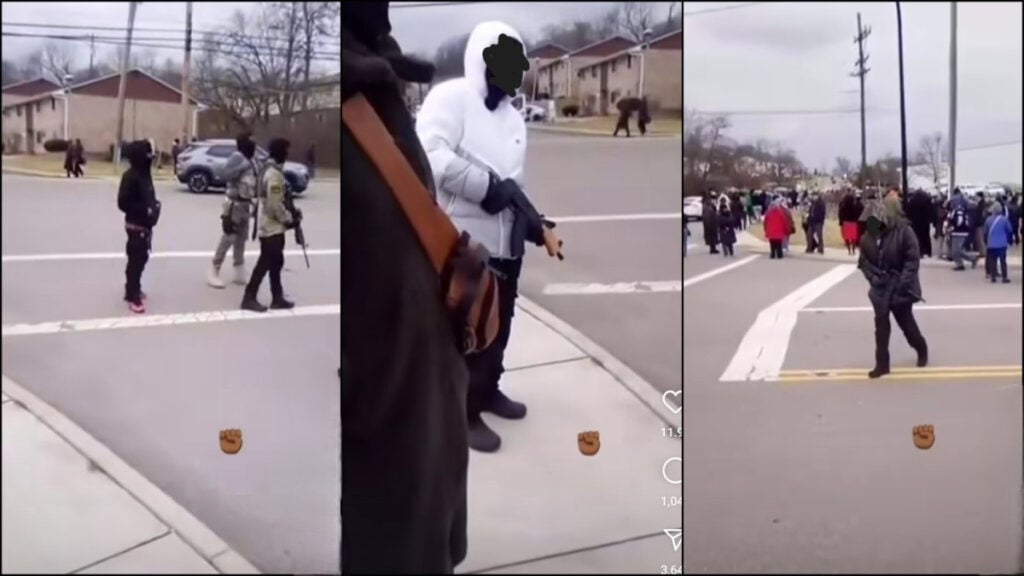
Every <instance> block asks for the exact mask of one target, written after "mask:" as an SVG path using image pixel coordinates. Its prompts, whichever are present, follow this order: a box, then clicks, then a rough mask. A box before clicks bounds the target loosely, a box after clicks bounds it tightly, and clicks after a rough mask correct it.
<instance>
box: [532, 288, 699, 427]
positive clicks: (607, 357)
mask: <svg viewBox="0 0 1024 576" xmlns="http://www.w3.org/2000/svg"><path fill="white" fill-rule="evenodd" d="M517 305H518V306H519V308H521V309H522V310H523V311H524V312H526V313H527V314H529V315H530V316H533V317H534V318H536V319H537V320H538V321H539V322H540V323H541V324H544V325H545V326H547V327H548V328H550V329H551V330H554V331H555V332H556V333H558V335H560V336H562V337H563V338H565V339H566V340H568V341H569V342H570V343H572V345H573V346H576V347H577V348H579V349H580V350H581V351H582V352H583V353H584V354H586V355H587V356H589V357H590V358H591V359H592V360H593V361H594V362H595V363H596V364H597V365H598V366H600V367H602V368H604V369H605V370H606V371H607V372H608V373H609V374H611V375H612V377H613V378H615V379H616V380H618V381H619V382H620V383H621V384H622V385H623V386H625V387H626V389H628V390H629V391H630V392H631V393H632V394H633V396H635V397H636V399H637V400H639V401H640V402H641V403H643V404H644V405H645V406H647V409H648V410H650V411H651V412H653V413H654V415H655V416H657V417H658V419H659V420H661V421H662V422H664V423H665V424H667V425H669V426H682V425H683V411H682V410H680V411H679V413H678V414H671V413H669V412H668V411H667V410H666V409H665V405H664V404H663V403H662V396H663V394H662V392H661V391H659V390H658V389H657V388H655V387H654V385H652V384H651V383H650V382H648V381H646V380H644V379H643V378H641V377H640V375H639V374H637V373H636V372H634V371H633V370H632V369H631V368H629V367H628V366H626V365H625V364H623V363H622V362H621V361H619V360H618V359H617V358H616V357H615V356H612V354H611V353H610V352H608V351H607V350H605V349H604V348H602V347H601V346H600V345H598V344H597V343H596V342H594V341H593V340H591V339H590V338H588V337H587V336H585V335H584V334H583V333H582V332H580V331H579V330H577V329H575V328H573V327H572V326H570V325H569V324H567V323H566V322H565V321H564V320H562V319H561V318H559V317H558V316H555V315H554V314H552V313H551V312H549V311H548V310H546V309H545V308H543V307H542V306H540V305H539V304H537V303H536V302H534V301H532V300H530V299H529V298H526V297H525V296H519V297H518V298H517ZM680 389H682V382H680Z"/></svg>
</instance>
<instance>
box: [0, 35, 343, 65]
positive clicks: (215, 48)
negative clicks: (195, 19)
mask: <svg viewBox="0 0 1024 576" xmlns="http://www.w3.org/2000/svg"><path fill="white" fill-rule="evenodd" d="M2 36H3V37H5V38H43V39H49V40H65V41H70V42H88V41H94V42H95V43H97V44H108V45H112V46H125V45H127V43H126V42H125V40H123V39H115V38H111V37H106V38H104V37H102V36H92V37H90V36H62V35H55V34H28V33H21V32H3V33H2ZM141 40H142V41H139V39H136V40H134V41H133V42H132V46H140V47H143V48H156V49H162V50H179V49H183V48H184V39H182V40H178V39H173V40H167V39H160V38H155V39H154V38H143V39H141ZM160 42H172V43H171V44H168V43H160ZM195 43H196V44H197V46H196V49H197V50H201V51H203V52H213V53H218V54H221V55H225V56H233V55H236V54H235V53H234V52H231V51H228V50H225V49H224V48H223V46H229V47H230V46H234V44H232V43H229V42H218V41H211V40H205V39H204V40H199V41H196V42H195ZM257 48H258V49H260V50H262V51H264V52H266V53H268V54H272V55H275V56H283V55H284V54H285V52H286V51H285V49H284V48H283V47H280V46H269V45H262V46H261V45H259V44H257ZM312 54H313V57H312V60H320V61H332V62H338V61H340V60H341V57H340V56H339V55H338V54H337V53H330V52H319V51H314V52H313V53H312Z"/></svg>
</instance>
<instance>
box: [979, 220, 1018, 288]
mask: <svg viewBox="0 0 1024 576" xmlns="http://www.w3.org/2000/svg"><path fill="white" fill-rule="evenodd" d="M985 238H986V239H987V240H988V242H987V244H986V245H987V246H988V250H987V252H986V256H985V275H986V276H988V277H989V278H990V279H991V280H992V282H993V283H995V281H996V263H998V264H999V272H1000V275H1001V276H1002V277H1003V284H1009V282H1010V277H1009V276H1008V275H1007V270H1006V249H1007V247H1008V246H1009V245H1010V243H1011V239H1012V238H1013V228H1012V227H1011V226H1010V220H1009V219H1008V218H1007V217H1006V214H1005V211H1004V210H1003V208H1002V206H1001V205H1000V204H999V203H998V202H996V203H993V204H992V205H991V206H989V210H988V218H987V219H986V220H985Z"/></svg>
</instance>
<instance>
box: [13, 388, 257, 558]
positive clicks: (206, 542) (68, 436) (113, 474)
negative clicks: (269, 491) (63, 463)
mask: <svg viewBox="0 0 1024 576" xmlns="http://www.w3.org/2000/svg"><path fill="white" fill-rule="evenodd" d="M3 392H4V394H6V395H7V396H9V397H10V398H11V399H12V400H14V401H15V402H18V403H19V404H21V405H22V406H24V407H25V409H26V410H28V411H29V412H30V413H32V414H33V415H34V416H35V417H36V418H38V419H39V421H40V422H42V423H43V424H45V425H46V426H47V427H49V428H50V429H51V430H53V431H54V433H56V434H57V435H58V436H60V437H61V438H62V439H64V441H66V442H67V443H68V444H70V445H71V446H72V447H73V448H74V449H75V450H77V451H78V452H79V453H80V454H82V455H83V456H85V457H86V458H87V459H89V460H91V461H93V462H95V463H96V465H97V466H98V467H99V468H100V469H101V470H103V472H105V473H106V475H107V476H108V477H109V478H110V479H111V480H113V481H114V483H115V484H117V485H118V486H120V487H121V488H123V489H124V490H125V491H126V492H128V494H130V495H131V496H132V497H133V498H135V499H136V500H137V501H138V502H139V503H140V504H142V506H143V507H145V508H146V509H147V510H149V511H150V512H151V513H152V514H153V515H154V516H156V517H157V518H158V519H159V520H160V521H161V522H163V523H164V524H166V525H167V526H168V527H170V528H171V529H172V530H174V531H175V532H176V533H177V534H178V536H180V537H181V539H182V540H183V541H184V542H185V543H186V544H187V545H188V546H189V547H190V548H192V549H193V550H194V551H195V552H196V553H197V554H199V555H200V556H202V557H203V558H204V559H205V560H206V561H207V562H209V563H210V564H212V565H213V566H214V567H215V568H217V569H218V570H219V571H220V572H221V573H223V574H260V571H259V570H257V569H256V567H255V566H253V565H252V564H250V563H249V561H248V560H246V559H245V558H244V557H242V555H241V554H239V553H238V552H237V551H235V550H234V549H233V548H231V547H230V546H228V544H227V543H226V542H224V540H222V539H221V538H220V537H219V536H217V535H216V534H215V533H214V532H213V531H212V530H210V529H209V528H208V527H207V526H206V525H205V524H203V523H202V522H200V521H199V519H198V518H196V517H195V516H193V515H192V514H191V513H190V512H189V511H188V510H186V509H185V508H184V507H182V506H181V505H180V504H178V503H177V502H175V501H174V500H173V499H171V497H170V496H168V495H167V494H166V493H164V492H163V491H162V490H160V489H159V488H157V487H156V485H155V484H153V483H152V482H150V481H149V480H147V479H146V478H145V477H144V476H143V475H142V474H140V473H139V472H137V471H136V470H135V469H134V468H132V467H131V466H128V464H126V463H125V462H124V460H121V458H120V457H118V456H117V455H116V454H114V453H113V452H112V451H111V450H110V449H109V448H107V447H106V446H104V445H103V444H102V443H100V442H99V441H97V440H96V439H95V438H93V437H92V436H91V435H90V434H89V433H88V432H86V431H85V430H83V429H82V428H80V427H79V426H78V425H77V424H75V423H74V422H72V421H71V420H70V419H68V418H67V417H66V416H64V415H63V414H61V413H60V412H59V411H57V410H56V409H55V408H53V407H52V406H50V405H49V404H47V403H46V402H44V401H43V400H41V399H39V398H38V397H37V396H36V395H35V394H33V393H31V392H29V391H28V390H26V389H25V388H24V387H22V386H21V385H19V384H17V383H15V382H14V381H12V380H11V379H10V378H8V377H7V376H3Z"/></svg>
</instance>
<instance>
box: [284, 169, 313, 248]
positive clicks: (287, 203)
mask: <svg viewBox="0 0 1024 576" xmlns="http://www.w3.org/2000/svg"><path fill="white" fill-rule="evenodd" d="M286 182H287V181H286ZM284 207H285V209H287V210H288V211H289V212H291V214H292V221H294V222H295V243H296V244H298V245H299V246H301V247H302V257H303V258H304V259H305V260H306V268H309V254H306V233H305V232H303V231H302V218H301V217H300V216H299V214H301V212H299V211H298V208H296V207H295V193H294V192H292V190H291V186H290V185H288V184H287V183H286V185H285V187H284Z"/></svg>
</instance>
